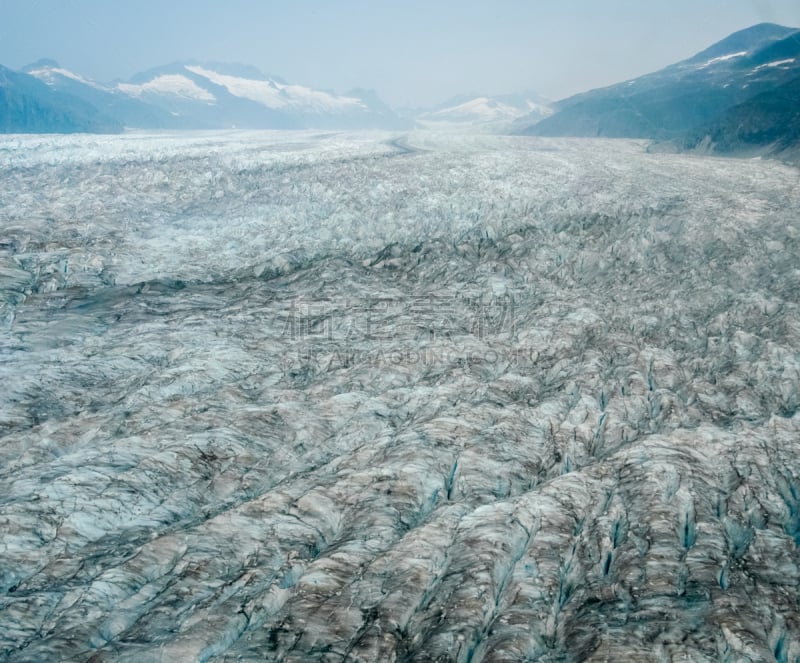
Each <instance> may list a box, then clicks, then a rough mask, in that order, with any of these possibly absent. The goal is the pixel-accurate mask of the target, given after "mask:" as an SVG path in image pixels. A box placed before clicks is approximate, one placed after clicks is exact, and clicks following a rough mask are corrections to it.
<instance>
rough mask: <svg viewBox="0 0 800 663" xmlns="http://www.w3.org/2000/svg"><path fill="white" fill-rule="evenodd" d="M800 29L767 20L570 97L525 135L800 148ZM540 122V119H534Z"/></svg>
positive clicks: (739, 148) (731, 150) (764, 150)
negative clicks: (640, 72)
mask: <svg viewBox="0 0 800 663" xmlns="http://www.w3.org/2000/svg"><path fill="white" fill-rule="evenodd" d="M799 92H800V30H798V29H797V28H787V27H784V26H780V25H774V24H770V23H763V24H760V25H756V26H753V27H751V28H748V29H746V30H742V31H740V32H736V33H734V34H732V35H730V36H729V37H727V38H726V39H723V40H722V41H720V42H718V43H716V44H714V45H713V46H711V47H710V48H708V49H706V50H704V51H702V52H701V53H698V54H697V55H695V56H693V57H691V58H689V59H688V60H684V61H682V62H679V63H677V64H674V65H671V66H669V67H666V68H665V69H662V70H660V71H657V72H655V73H652V74H647V75H645V76H641V77H640V78H636V79H633V80H630V81H626V82H623V83H618V84H616V85H612V86H610V87H606V88H602V89H599V90H592V91H590V92H585V93H583V94H579V95H576V96H574V97H570V98H568V99H564V100H563V101H559V102H557V103H556V104H555V106H554V109H555V111H556V112H555V113H554V114H553V115H552V116H551V117H549V118H545V119H543V120H541V121H537V122H536V123H535V124H534V123H533V122H531V123H530V125H529V126H527V127H525V128H524V129H523V131H522V133H527V134H532V135H538V136H604V137H611V138H651V139H657V140H661V141H669V144H670V145H672V146H673V147H677V148H680V149H700V150H703V151H707V152H713V153H721V154H738V153H751V154H776V155H778V154H784V153H792V152H793V150H794V149H795V148H796V146H797V144H798V139H799V138H800V137H799V136H798V133H799V130H798V121H800V117H799V116H798V108H800V94H798V93H799ZM534 119H536V118H534Z"/></svg>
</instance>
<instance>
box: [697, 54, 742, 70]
mask: <svg viewBox="0 0 800 663" xmlns="http://www.w3.org/2000/svg"><path fill="white" fill-rule="evenodd" d="M745 55H747V51H739V52H738V53H728V54H727V55H720V56H719V57H716V58H711V59H710V60H708V61H706V62H704V63H703V64H701V65H700V66H699V67H698V69H705V68H706V67H710V66H711V65H713V64H716V63H718V62H727V61H728V60H733V59H734V58H741V57H743V56H745Z"/></svg>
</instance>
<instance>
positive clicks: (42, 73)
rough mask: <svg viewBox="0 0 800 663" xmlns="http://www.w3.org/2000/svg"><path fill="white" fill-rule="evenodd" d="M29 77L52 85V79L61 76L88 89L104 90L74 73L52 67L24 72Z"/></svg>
mask: <svg viewBox="0 0 800 663" xmlns="http://www.w3.org/2000/svg"><path fill="white" fill-rule="evenodd" d="M26 73H27V74H29V75H31V76H35V77H36V78H38V79H39V80H40V81H42V82H43V83H47V84H48V85H52V84H53V83H54V79H55V77H56V76H63V77H64V78H69V79H72V80H73V81H77V82H78V83H83V85H89V86H90V87H93V88H97V89H98V90H104V89H105V88H104V87H103V86H102V85H100V84H98V83H95V82H94V81H92V80H89V79H88V78H84V77H83V76H81V75H79V74H76V73H75V72H72V71H70V70H69V69H64V68H63V67H58V66H55V67H52V66H45V67H40V68H37V69H30V70H28V71H27V72H26Z"/></svg>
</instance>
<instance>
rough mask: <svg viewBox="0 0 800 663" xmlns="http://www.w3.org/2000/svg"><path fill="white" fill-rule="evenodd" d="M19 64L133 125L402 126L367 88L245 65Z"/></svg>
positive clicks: (155, 126) (37, 76)
mask: <svg viewBox="0 0 800 663" xmlns="http://www.w3.org/2000/svg"><path fill="white" fill-rule="evenodd" d="M26 71H27V73H29V74H30V75H32V76H34V77H36V78H38V79H39V80H41V81H42V82H43V83H46V84H47V85H48V86H50V87H51V88H52V89H54V90H58V91H62V92H67V93H69V94H71V95H74V96H76V97H79V98H81V99H83V100H84V101H86V102H88V103H90V104H92V105H93V106H95V107H96V108H98V109H99V110H100V111H102V112H103V113H105V114H107V115H109V116H111V117H114V118H116V119H117V120H118V121H119V122H120V123H121V124H122V125H124V126H126V127H132V128H182V129H212V128H231V127H238V128H258V129H301V128H326V129H356V128H358V129H363V128H401V127H403V126H404V124H403V122H402V121H401V120H400V119H399V118H398V117H397V116H396V115H395V114H394V113H393V112H392V111H391V109H389V108H388V107H387V106H386V105H385V104H384V103H383V102H381V101H380V99H379V98H378V97H377V95H376V94H375V93H374V92H371V91H363V90H356V91H354V92H351V93H349V94H347V95H338V94H335V93H333V92H327V91H321V90H315V89H313V88H309V87H305V86H302V85H294V84H291V83H288V82H286V81H285V80H283V79H282V78H280V77H278V76H272V75H265V74H263V73H262V72H260V71H259V70H257V69H256V68H254V67H249V66H246V65H229V64H219V63H210V64H209V63H200V62H181V63H175V64H171V65H166V66H164V67H159V68H156V69H151V70H149V71H146V72H143V73H140V74H137V75H136V76H134V77H133V78H131V79H130V80H128V81H124V82H123V81H117V82H115V83H113V84H109V85H104V84H101V83H98V82H96V81H93V80H90V79H88V78H86V77H83V76H81V75H80V74H77V73H75V72H72V71H70V70H68V69H65V68H63V67H61V66H59V65H58V63H56V62H54V61H52V60H43V61H40V62H37V63H35V64H33V65H31V66H29V67H27V68H26Z"/></svg>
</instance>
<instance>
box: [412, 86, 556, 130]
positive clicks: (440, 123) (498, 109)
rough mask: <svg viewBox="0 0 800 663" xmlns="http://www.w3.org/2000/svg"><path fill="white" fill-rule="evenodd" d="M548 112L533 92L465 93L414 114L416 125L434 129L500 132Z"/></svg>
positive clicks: (548, 107) (542, 100)
mask: <svg viewBox="0 0 800 663" xmlns="http://www.w3.org/2000/svg"><path fill="white" fill-rule="evenodd" d="M551 113H552V110H551V109H550V106H549V102H548V101H547V100H545V99H543V98H541V97H539V96H538V95H536V94H534V93H524V94H517V95H501V96H494V97H493V96H489V95H483V94H465V95H460V96H457V97H453V98H452V99H450V100H448V101H446V102H445V103H443V104H441V105H440V106H437V107H436V108H433V109H431V110H427V111H424V112H422V113H420V114H418V115H417V122H418V123H419V124H420V125H422V126H425V127H431V128H437V129H442V128H447V127H453V128H457V129H461V128H464V127H465V126H470V127H476V128H481V129H488V130H498V131H501V130H505V129H508V128H510V127H511V126H513V123H514V122H515V121H518V120H519V119H521V118H534V117H538V118H539V119H542V118H545V117H548V116H549V115H550V114H551ZM529 124H530V123H529Z"/></svg>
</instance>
